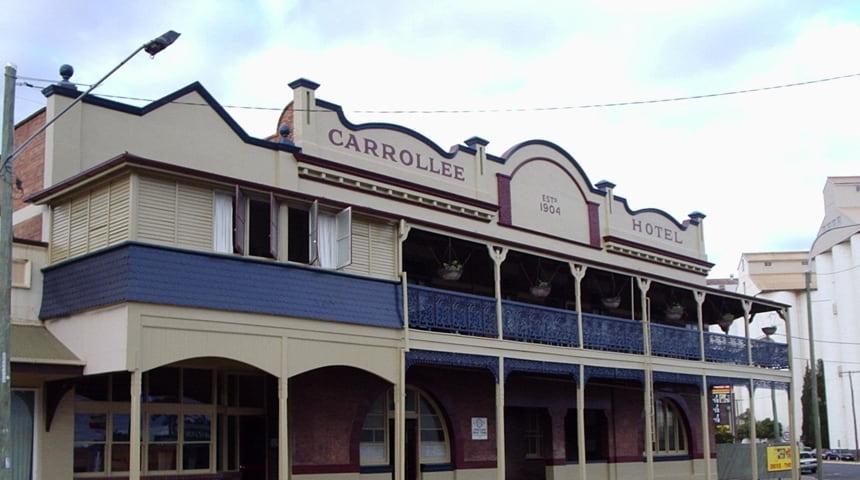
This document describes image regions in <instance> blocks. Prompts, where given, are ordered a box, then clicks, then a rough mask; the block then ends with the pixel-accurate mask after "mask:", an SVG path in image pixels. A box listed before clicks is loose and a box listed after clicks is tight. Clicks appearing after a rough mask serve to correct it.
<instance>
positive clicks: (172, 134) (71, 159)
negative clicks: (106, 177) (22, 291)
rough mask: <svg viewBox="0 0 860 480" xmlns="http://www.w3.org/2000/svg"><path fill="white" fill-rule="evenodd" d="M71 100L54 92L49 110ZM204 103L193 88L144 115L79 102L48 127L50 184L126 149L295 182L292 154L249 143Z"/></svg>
mask: <svg viewBox="0 0 860 480" xmlns="http://www.w3.org/2000/svg"><path fill="white" fill-rule="evenodd" d="M69 100H70V99H68V98H66V97H62V96H59V95H53V96H51V97H49V98H48V111H49V115H50V112H51V111H53V110H59V109H61V108H63V107H64V106H65V105H67V104H68V103H69ZM183 103H187V104H186V105H183ZM204 103H205V102H204V100H203V97H201V96H200V95H199V94H197V93H196V92H193V93H190V94H188V95H186V96H184V97H182V98H181V99H180V100H179V101H178V102H174V103H171V104H169V105H166V106H163V107H162V108H158V109H155V110H152V111H150V112H149V113H148V114H147V115H143V116H137V115H132V114H127V113H123V112H119V111H116V110H110V109H105V108H100V107H95V106H93V105H89V104H80V105H77V106H75V107H74V108H72V109H71V110H69V112H68V113H66V114H65V115H64V116H63V118H62V119H60V120H59V121H57V122H56V123H55V124H54V126H52V127H51V128H49V129H48V130H47V131H48V133H49V138H48V139H47V141H46V159H45V162H46V164H45V167H46V175H45V184H46V186H48V185H53V184H55V183H57V182H59V181H61V180H64V179H65V178H68V177H70V176H72V175H75V174H77V173H79V172H81V171H83V170H85V169H87V168H90V167H93V166H95V165H98V164H100V163H102V162H104V161H106V160H108V159H111V158H113V157H115V156H117V155H120V154H122V153H124V152H128V153H131V154H133V155H137V156H140V157H144V158H148V159H152V160H157V161H162V162H168V163H172V164H176V165H181V166H185V167H189V168H194V169H199V170H202V171H206V172H210V173H214V174H220V175H226V176H230V177H236V178H243V179H246V180H249V181H253V182H258V183H262V184H271V185H277V186H280V187H283V188H292V187H294V186H295V181H296V170H295V164H294V162H292V161H289V160H290V159H291V156H288V155H286V154H284V153H282V152H277V151H273V150H270V149H267V148H259V147H255V146H251V145H249V144H246V143H245V142H243V141H242V140H241V139H240V138H239V137H238V136H237V135H236V134H235V133H234V132H233V131H232V130H231V129H230V128H229V126H228V125H227V124H226V123H225V122H224V121H223V119H222V118H221V117H220V116H218V115H217V114H216V112H215V111H214V110H212V109H210V108H205V107H201V106H199V104H204ZM188 104H190V105H188ZM195 104H197V105H195ZM78 122H81V123H78ZM180 125H181V128H180V127H179V126H180ZM129 132H134V135H129ZM154 138H157V139H158V141H152V140H153V139H154Z"/></svg>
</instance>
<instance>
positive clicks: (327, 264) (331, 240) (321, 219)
mask: <svg viewBox="0 0 860 480" xmlns="http://www.w3.org/2000/svg"><path fill="white" fill-rule="evenodd" d="M336 245H337V220H336V219H335V216H334V215H331V214H329V213H323V212H319V215H318V216H317V251H318V255H319V259H320V266H321V267H323V268H337V248H336Z"/></svg>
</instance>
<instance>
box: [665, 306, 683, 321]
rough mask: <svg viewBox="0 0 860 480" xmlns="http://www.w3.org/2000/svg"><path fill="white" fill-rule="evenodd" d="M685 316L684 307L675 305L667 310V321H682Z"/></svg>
mask: <svg viewBox="0 0 860 480" xmlns="http://www.w3.org/2000/svg"><path fill="white" fill-rule="evenodd" d="M683 316H684V307H683V306H682V305H679V304H677V303H673V304H672V305H670V306H669V308H667V309H666V319H667V320H672V321H677V320H680V319H681V317H683Z"/></svg>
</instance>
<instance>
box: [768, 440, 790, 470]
mask: <svg viewBox="0 0 860 480" xmlns="http://www.w3.org/2000/svg"><path fill="white" fill-rule="evenodd" d="M778 470H791V447H790V446H788V445H782V446H773V447H767V471H768V472H775V471H778Z"/></svg>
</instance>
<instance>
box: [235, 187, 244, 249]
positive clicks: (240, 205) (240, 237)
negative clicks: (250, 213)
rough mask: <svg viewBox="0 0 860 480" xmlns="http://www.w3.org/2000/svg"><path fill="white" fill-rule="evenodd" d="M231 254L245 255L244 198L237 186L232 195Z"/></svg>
mask: <svg viewBox="0 0 860 480" xmlns="http://www.w3.org/2000/svg"><path fill="white" fill-rule="evenodd" d="M233 252H234V253H238V254H239V255H244V254H245V196H244V195H242V190H240V189H239V186H238V185H236V192H235V194H234V195H233Z"/></svg>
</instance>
